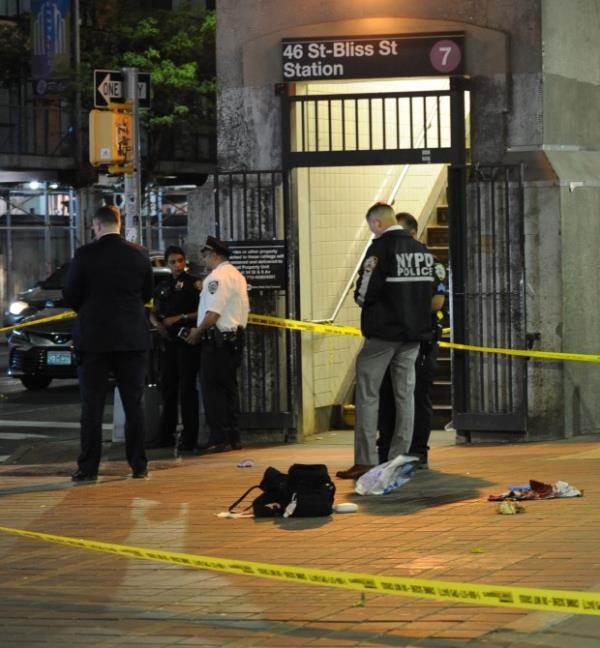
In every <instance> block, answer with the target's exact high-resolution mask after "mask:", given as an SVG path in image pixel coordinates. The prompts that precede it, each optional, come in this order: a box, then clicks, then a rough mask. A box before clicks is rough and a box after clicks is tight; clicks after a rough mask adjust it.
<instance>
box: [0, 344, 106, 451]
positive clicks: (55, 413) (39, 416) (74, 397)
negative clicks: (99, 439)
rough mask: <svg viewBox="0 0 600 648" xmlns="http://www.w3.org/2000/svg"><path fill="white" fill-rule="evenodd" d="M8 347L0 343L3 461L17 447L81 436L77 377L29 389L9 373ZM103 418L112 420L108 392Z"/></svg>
mask: <svg viewBox="0 0 600 648" xmlns="http://www.w3.org/2000/svg"><path fill="white" fill-rule="evenodd" d="M7 366H8V350H7V347H6V344H5V343H3V344H1V345H0V463H4V462H6V461H7V460H9V458H10V457H11V455H13V453H15V451H16V450H17V449H23V448H24V447H28V448H31V447H35V446H39V445H40V444H44V443H48V441H68V440H76V439H78V438H79V390H78V385H77V381H76V380H54V381H52V383H51V384H50V386H49V387H47V388H46V389H41V390H39V391H30V390H27V389H25V387H23V385H22V384H21V381H20V380H18V379H15V378H10V377H9V376H7V375H6V369H7ZM106 400H107V402H106V409H105V412H104V422H105V424H106V425H110V423H111V421H112V398H111V397H110V396H107V399H106Z"/></svg>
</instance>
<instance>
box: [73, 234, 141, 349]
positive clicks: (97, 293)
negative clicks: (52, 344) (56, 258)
mask: <svg viewBox="0 0 600 648" xmlns="http://www.w3.org/2000/svg"><path fill="white" fill-rule="evenodd" d="M152 292H153V279H152V266H151V265H150V260H149V258H148V255H147V253H146V252H145V250H144V249H143V248H141V247H139V246H138V245H135V244H133V243H129V242H127V241H125V239H123V238H122V237H121V236H119V235H118V234H106V235H104V236H102V237H100V238H99V239H98V240H96V241H93V242H92V243H88V244H87V245H84V246H83V247H80V248H79V249H78V250H77V251H76V252H75V256H74V257H73V260H72V262H71V265H70V267H69V274H68V276H67V281H66V285H65V288H64V290H63V295H64V298H65V301H66V302H67V304H68V305H69V306H70V307H71V308H72V309H73V310H75V311H76V312H77V319H76V320H75V327H74V331H73V340H74V343H75V348H76V349H77V350H78V351H95V352H107V351H142V350H147V349H150V346H151V336H150V327H149V324H148V317H147V315H146V310H145V308H144V304H145V303H146V302H147V301H149V300H150V299H151V297H152Z"/></svg>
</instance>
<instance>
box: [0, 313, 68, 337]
mask: <svg viewBox="0 0 600 648" xmlns="http://www.w3.org/2000/svg"><path fill="white" fill-rule="evenodd" d="M73 317H75V313H74V312H73V311H65V312H64V313H58V315H49V316H48V317H40V318H39V319H35V320H32V321H30V322H21V323H20V324H13V325H12V326H3V327H2V328H0V333H7V332H8V331H16V330H17V329H22V328H26V327H27V326H37V325H38V324H47V323H48V322H56V321H57V320H63V319H72V318H73Z"/></svg>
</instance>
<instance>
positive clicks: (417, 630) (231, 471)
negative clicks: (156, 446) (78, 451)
mask: <svg viewBox="0 0 600 648" xmlns="http://www.w3.org/2000/svg"><path fill="white" fill-rule="evenodd" d="M246 458H251V459H253V460H254V461H255V462H256V465H255V466H254V467H252V468H237V467H236V464H237V463H238V462H239V461H241V460H242V459H246ZM599 459H600V447H598V445H597V444H596V443H594V442H585V441H583V442H553V443H539V444H530V445H503V446H473V447H471V446H452V447H443V448H436V449H434V450H433V451H432V453H431V466H432V470H430V471H419V472H418V473H417V474H416V476H415V477H414V478H413V479H412V480H411V481H410V482H409V483H408V484H406V485H405V486H403V487H402V488H401V489H400V490H399V491H397V492H396V493H395V494H392V495H388V496H385V497H378V498H361V497H359V496H358V495H355V494H354V493H353V490H352V482H347V481H340V480H336V485H337V488H338V491H337V495H336V501H337V502H342V501H354V502H357V503H358V505H359V511H358V513H354V514H337V515H334V516H332V517H331V518H323V519H289V520H277V521H274V520H252V519H238V520H231V519H220V518H217V517H216V513H218V512H220V511H225V510H226V509H227V506H228V505H229V504H230V503H231V502H232V501H233V500H235V499H236V498H237V497H238V496H239V495H240V494H241V493H242V492H243V491H244V490H245V489H246V488H247V487H249V486H250V485H252V484H254V483H258V482H259V481H260V478H261V476H262V473H263V471H264V470H265V468H266V467H267V466H269V465H273V466H275V467H277V468H279V469H281V470H286V469H287V468H288V467H289V466H290V465H291V464H292V463H294V462H303V463H316V462H324V463H326V464H327V465H328V467H329V471H330V474H331V475H334V474H335V472H336V470H339V469H340V468H345V467H347V466H348V465H350V463H351V449H350V447H349V446H347V445H344V444H339V443H336V442H335V438H334V437H328V436H325V437H324V438H323V439H321V440H320V441H318V442H317V443H314V444H302V445H289V446H277V447H270V448H264V447H262V448H250V449H244V450H241V451H236V452H230V453H224V454H220V455H212V456H206V457H194V458H184V459H183V460H180V461H178V460H175V459H170V458H162V459H157V460H155V461H153V462H152V463H151V465H150V468H151V475H150V478H149V479H148V480H129V479H125V476H126V475H127V473H128V469H127V466H126V464H125V463H124V462H123V461H110V462H109V463H106V464H103V466H102V467H101V474H103V475H104V476H103V478H102V481H101V482H99V483H98V484H96V485H84V486H71V485H70V482H69V481H68V475H69V473H70V470H71V468H72V465H71V464H68V465H67V464H64V463H56V464H50V465H48V464H46V465H44V466H2V467H0V495H1V496H2V497H1V509H0V510H1V513H0V525H2V526H9V527H17V528H23V529H28V530H35V531H42V532H47V533H52V534H57V535H65V536H74V537H81V538H88V539H95V540H101V541H105V542H114V543H120V544H128V545H135V546H142V547H148V548H162V549H168V550H173V551H181V552H186V553H196V554H203V555H209V556H217V557H228V558H239V559H246V560H256V561H264V562H273V563H280V564H289V565H304V566H311V567H321V568H325V569H327V568H331V569H342V570H347V571H357V572H363V573H373V574H386V575H395V576H411V577H416V578H419V577H420V578H430V579H436V580H449V581H461V582H473V583H489V584H505V585H511V584H515V585H522V586H533V587H549V588H565V589H576V590H598V589H600V541H599V537H600V479H599V477H598V474H597V473H598V463H599ZM531 478H533V479H537V480H540V481H545V482H555V481H557V480H559V479H560V480H563V481H567V482H569V483H570V484H572V485H574V486H575V487H577V488H579V489H583V490H584V491H585V494H584V497H582V498H577V499H570V500H549V501H537V502H527V503H525V507H526V513H525V514H522V515H516V516H501V515H498V514H496V505H495V504H493V503H490V502H487V495H488V494H490V493H496V492H502V491H503V490H505V489H506V486H507V484H509V483H522V482H527V481H528V480H529V479H531ZM0 583H1V586H0V625H1V626H2V629H1V637H2V639H1V640H0V641H1V644H2V646H3V647H13V646H15V647H17V646H23V647H25V646H27V647H29V646H46V647H49V646H73V647H78V646H87V645H94V646H101V647H104V646H107V647H108V646H146V647H147V646H153V645H154V646H265V647H266V646H432V647H433V646H435V647H446V646H448V647H450V646H523V647H526V646H561V647H562V646H569V647H570V648H579V647H584V648H585V647H587V646H598V645H600V619H598V617H587V616H586V617H584V616H568V615H560V614H556V613H547V612H529V611H525V610H518V609H507V608H494V607H479V606H470V605H460V604H451V603H447V602H445V601H444V602H437V601H427V600H422V599H416V598H404V597H397V596H383V595H369V594H367V596H366V599H365V601H364V603H363V602H362V601H361V600H360V595H359V594H358V593H356V592H352V591H345V590H336V589H328V588H322V587H314V586H305V585H296V584H288V583H282V582H278V581H268V580H262V579H253V578H251V577H244V576H236V575H228V574H221V573H216V572H208V571H200V570H194V569H185V568H181V567H176V566H171V565H165V564H161V563H154V562H147V561H142V560H134V559H128V558H122V557H119V556H114V555H110V554H101V553H96V552H91V551H86V550H82V549H77V548H71V547H65V546H61V545H56V544H49V543H44V542H39V541H35V540H30V539H22V538H16V537H13V536H8V535H3V534H0Z"/></svg>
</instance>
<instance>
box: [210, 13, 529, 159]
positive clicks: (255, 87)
mask: <svg viewBox="0 0 600 648" xmlns="http://www.w3.org/2000/svg"><path fill="white" fill-rule="evenodd" d="M539 5H540V1H539V0H529V1H523V0H521V1H519V0H505V1H503V2H480V1H479V0H471V1H463V2H459V1H457V2H453V3H445V2H444V3H440V2H439V0H403V1H402V2H398V1H397V0H371V1H370V2H356V0H335V1H334V0H330V1H329V2H322V1H321V0H304V1H303V2H302V10H301V11H300V10H299V8H298V5H297V4H296V3H294V2H280V1H278V0H244V2H238V1H237V0H219V1H218V2H217V12H218V13H217V16H218V32H217V74H218V80H219V83H218V105H219V123H218V161H219V165H220V167H221V168H229V169H235V168H240V167H243V168H255V169H258V168H278V167H279V166H280V164H281V162H280V159H281V158H280V130H279V129H280V123H279V101H278V98H277V97H276V96H275V93H274V84H275V83H277V82H280V81H282V76H281V61H280V57H281V55H280V40H281V39H282V38H284V37H294V36H306V35H312V36H319V35H321V36H324V35H352V34H360V35H364V34H394V33H408V32H424V31H433V30H452V29H460V30H464V31H465V32H466V33H467V48H466V57H467V61H466V63H467V69H468V70H469V73H470V75H471V79H472V83H473V90H474V93H473V95H474V104H473V106H472V114H473V117H472V126H473V141H472V145H473V155H474V158H475V159H477V160H479V161H481V162H493V161H499V160H500V158H501V157H502V155H503V153H504V151H505V149H506V147H507V146H539V145H540V144H541V141H542V128H541V114H542V95H541V49H540V37H541V36H540V21H539ZM507 34H510V39H509V38H508V37H507Z"/></svg>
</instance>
